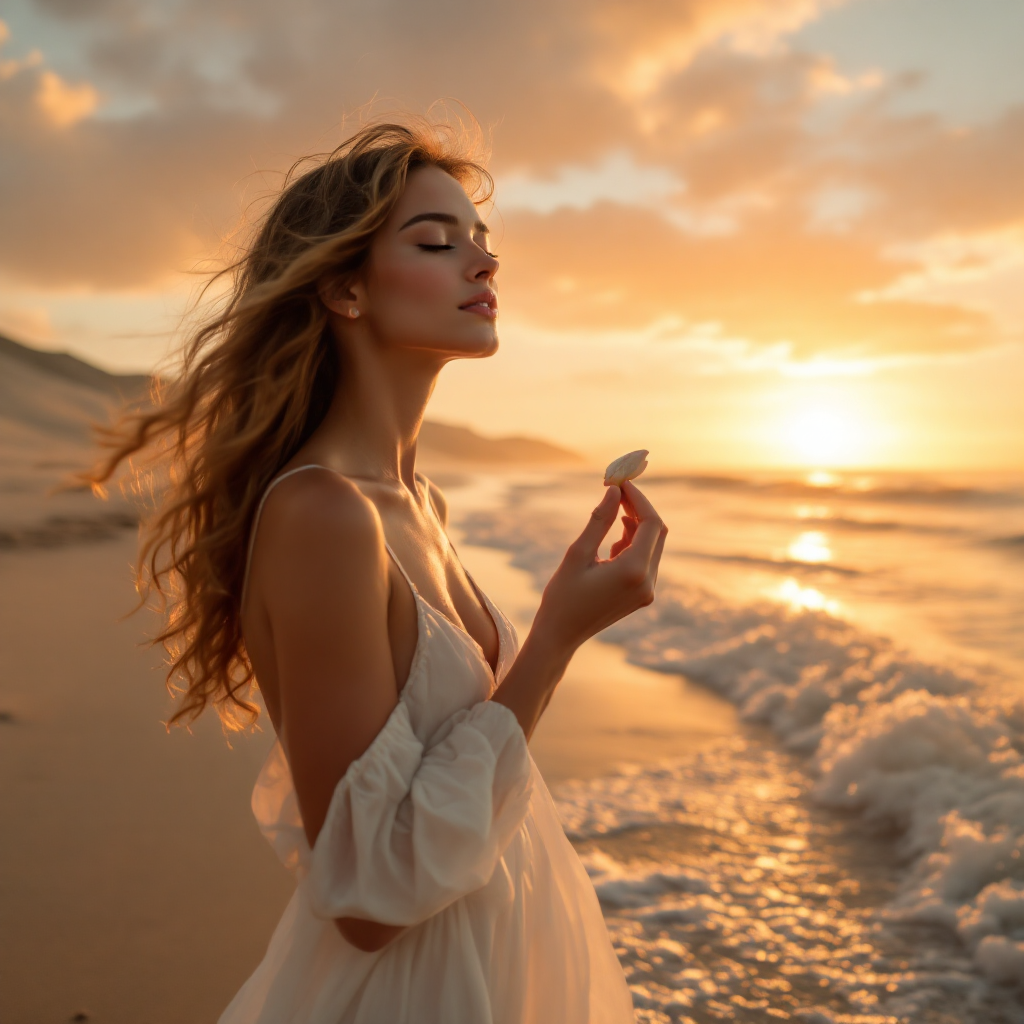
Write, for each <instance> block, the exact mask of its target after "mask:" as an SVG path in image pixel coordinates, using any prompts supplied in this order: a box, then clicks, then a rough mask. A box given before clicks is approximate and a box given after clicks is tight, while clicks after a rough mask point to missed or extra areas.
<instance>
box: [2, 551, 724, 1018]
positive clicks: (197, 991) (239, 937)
mask: <svg viewBox="0 0 1024 1024" xmlns="http://www.w3.org/2000/svg"><path fill="white" fill-rule="evenodd" d="M455 539H456V541H457V539H458V538H457V535H456V538H455ZM134 552H135V536H134V532H133V531H125V532H123V533H122V534H120V535H119V536H117V537H115V538H114V539H112V540H106V541H103V542H99V543H94V544H81V545H77V546H69V547H63V548H60V549H56V550H25V551H18V550H15V551H7V552H0V776H2V777H3V779H4V780H5V783H4V786H3V787H2V789H0V829H2V834H3V837H4V838H3V842H2V843H0V963H2V964H3V975H4V977H3V984H2V986H0V1019H2V1020H3V1021H5V1022H6V1021H10V1022H12V1024H52V1022H60V1021H68V1020H71V1019H72V1018H73V1017H74V1015H75V1014H76V1013H81V1012H84V1013H86V1014H88V1019H89V1020H92V1021H98V1022H104V1024H172V1022H175V1024H179V1022H182V1021H188V1022H197V1024H198V1022H203V1021H215V1020H216V1019H217V1016H218V1014H219V1013H220V1011H221V1010H222V1009H223V1007H224V1006H225V1005H226V1004H227V1002H228V1001H229V999H230V998H231V996H232V995H233V994H234V992H235V991H236V990H237V988H238V986H239V985H240V984H241V983H242V982H243V981H244V979H245V978H246V977H247V976H248V974H249V972H250V971H251V970H252V969H253V967H255V965H256V963H257V962H258V960H259V958H260V957H261V955H262V953H263V951H264V949H265V947H266V943H267V940H268V939H269V937H270V934H271V931H272V930H273V927H274V924H275V923H276V921H277V918H278V916H279V915H280V913H281V910H282V909H283V907H284V904H285V902H286V901H287V899H288V897H289V895H290V893H291V890H292V885H291V882H290V877H289V876H288V875H287V874H286V873H285V871H284V869H283V868H282V867H281V866H280V865H279V864H278V862H277V860H276V859H275V857H274V855H273V853H272V852H271V850H270V848H269V846H267V844H266V843H265V842H264V840H263V839H262V837H261V836H260V835H259V832H258V830H257V828H256V825H255V822H254V821H253V819H252V816H251V814H250V811H249V795H250V792H251V788H252V784H253V782H254V780H255V777H256V774H257V772H258V770H259V767H260V764H261V762H262V759H263V757H264V756H265V753H266V750H267V749H268V747H269V744H270V742H271V737H270V735H269V734H268V733H264V734H257V735H254V736H243V737H235V738H234V739H233V741H232V742H233V747H232V748H229V747H228V746H227V745H226V743H225V741H224V739H223V737H222V735H221V733H220V730H219V727H218V726H217V724H216V723H215V722H214V721H213V720H209V721H203V722H200V723H199V724H198V725H197V726H196V727H195V729H194V731H193V733H191V734H189V733H187V732H185V731H183V730H174V731H173V732H171V733H170V734H168V733H167V732H166V731H165V729H164V727H163V725H162V724H161V720H162V719H163V718H166V716H167V714H168V711H169V709H170V707H171V705H170V703H169V701H168V699H167V697H166V695H165V692H164V690H163V683H162V673H161V671H160V657H159V654H158V653H157V652H155V651H153V650H151V649H148V648H145V647H140V646H139V644H140V641H142V640H143V638H144V635H145V633H146V631H147V630H152V629H153V626H154V622H153V619H152V618H151V617H147V616H146V615H145V614H141V615H138V616H134V617H131V618H128V619H126V620H121V621H119V619H120V618H121V617H122V616H123V615H124V614H125V613H126V612H128V611H129V610H130V609H131V608H132V607H133V603H134V598H135V594H134V590H133V589H132V586H131V578H130V572H129V565H130V563H131V561H132V559H133V557H134ZM460 553H461V555H462V558H463V560H464V562H465V563H466V565H467V566H468V567H469V568H470V571H471V572H473V574H474V576H475V578H476V579H477V581H478V583H479V584H480V586H481V587H483V588H484V589H485V590H486V591H487V593H488V595H489V596H490V597H491V598H492V600H493V601H494V602H495V603H496V604H498V605H499V606H500V607H502V608H503V609H504V610H505V611H506V613H507V614H508V615H509V617H510V618H512V619H513V621H514V622H515V623H516V626H517V629H518V630H519V631H520V636H521V637H522V636H525V631H526V629H527V628H528V624H529V620H530V617H531V616H532V614H533V610H534V608H535V606H536V602H537V595H536V594H535V593H534V592H533V591H532V590H531V588H530V587H529V585H528V583H527V578H526V574H525V573H523V572H521V571H519V570H515V569H511V568H509V567H508V566H507V564H506V556H505V555H503V554H501V553H499V552H496V551H493V550H490V549H485V548H471V547H460ZM733 728H734V713H733V710H732V708H731V706H730V705H727V704H725V703H724V702H722V701H720V700H718V699H717V698H714V697H712V696H710V695H709V694H707V693H705V692H704V691H701V690H699V689H698V688H695V687H692V686H687V685H686V684H685V683H684V682H683V681H681V680H679V679H677V678H674V677H670V676H662V675H658V674H655V673H651V672H647V671H644V670H641V669H638V668H635V667H633V666H630V665H628V664H627V663H626V662H625V660H624V658H623V657H622V655H621V653H620V652H619V650H618V649H617V648H614V647H610V646H608V645H604V644H600V643H598V642H596V641H592V642H591V643H589V644H587V645H586V646H585V647H584V648H583V649H582V650H581V651H580V652H579V653H578V655H577V657H576V658H575V659H574V661H573V663H572V666H571V668H570V671H569V672H568V674H567V676H566V678H565V679H564V680H563V683H562V685H561V687H560V689H559V691H558V692H557V693H556V695H555V697H554V698H553V700H552V702H551V705H550V706H549V709H548V712H547V714H546V716H545V719H544V720H543V722H542V723H541V726H540V727H539V729H538V731H537V734H536V736H535V737H534V740H533V744H532V746H533V753H534V756H535V758H536V760H537V762H538V764H539V765H540V767H541V769H542V771H543V772H544V774H545V776H546V778H547V779H548V780H549V782H551V783H557V782H558V781H559V780H562V779H566V778H572V777H588V776H593V775H596V774H600V773H602V772H604V771H606V770H608V768H610V767H611V766H613V765H614V764H615V763H617V762H619V761H624V760H644V761H646V760H651V759H653V758H658V757H662V756H671V755H673V754H678V753H683V752H685V751H686V750H689V749H693V747H694V746H695V745H700V744H701V743H703V742H705V741H706V740H707V739H710V738H714V737H716V736H720V735H722V734H723V733H728V732H730V731H732V730H733Z"/></svg>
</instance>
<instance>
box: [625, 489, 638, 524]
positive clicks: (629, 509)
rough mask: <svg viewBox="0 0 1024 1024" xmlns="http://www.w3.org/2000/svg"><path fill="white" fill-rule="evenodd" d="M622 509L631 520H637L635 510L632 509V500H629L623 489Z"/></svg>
mask: <svg viewBox="0 0 1024 1024" xmlns="http://www.w3.org/2000/svg"><path fill="white" fill-rule="evenodd" d="M622 507H623V508H624V509H625V510H626V512H627V513H628V514H629V515H630V516H631V517H632V518H633V519H637V518H638V516H637V514H636V509H635V508H634V507H633V500H632V499H631V498H630V496H629V494H627V493H626V489H625V488H623V489H622Z"/></svg>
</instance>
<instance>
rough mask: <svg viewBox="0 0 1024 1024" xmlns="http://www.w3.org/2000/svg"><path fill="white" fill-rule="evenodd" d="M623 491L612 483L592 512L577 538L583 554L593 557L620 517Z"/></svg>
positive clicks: (579, 548) (578, 547)
mask: <svg viewBox="0 0 1024 1024" xmlns="http://www.w3.org/2000/svg"><path fill="white" fill-rule="evenodd" d="M621 498H622V492H621V491H620V490H619V488H618V487H616V486H615V485H614V484H612V485H611V486H610V487H609V488H608V489H607V490H606V491H605V493H604V496H603V497H602V498H601V500H600V501H599V502H598V504H597V508H595V509H594V511H593V512H591V513H590V521H589V522H588V523H587V525H586V526H585V527H584V528H583V532H582V533H581V534H580V535H579V537H577V538H576V543H575V544H574V547H576V548H577V549H578V550H579V551H580V553H581V554H585V555H586V556H587V557H588V558H593V557H594V556H595V555H596V554H597V549H598V548H599V547H600V546H601V541H603V540H604V538H605V535H606V534H607V533H608V531H609V530H610V529H611V528H612V524H613V523H614V522H615V521H616V519H618V512H619V501H620V500H621Z"/></svg>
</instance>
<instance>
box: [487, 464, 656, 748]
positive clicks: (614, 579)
mask: <svg viewBox="0 0 1024 1024" xmlns="http://www.w3.org/2000/svg"><path fill="white" fill-rule="evenodd" d="M620 502H621V504H622V505H623V507H625V509H626V515H624V516H623V517H622V520H623V533H622V537H621V539H620V540H618V541H617V542H616V543H615V544H614V545H612V549H611V552H610V554H611V557H610V558H608V559H603V560H602V559H599V558H598V548H599V547H600V546H601V542H602V541H603V540H604V538H605V536H606V535H607V533H608V531H609V530H610V529H611V527H612V525H613V524H614V522H615V520H616V518H617V515H618V509H619V504H620ZM667 534H668V527H667V526H666V525H665V524H664V523H663V522H662V520H661V519H660V518H659V516H658V514H657V512H656V511H655V509H654V506H653V505H651V503H650V502H649V501H648V500H647V498H646V496H645V495H644V494H643V493H642V492H641V491H640V490H639V488H637V487H636V486H635V485H634V484H633V483H631V482H627V483H625V484H623V486H622V488H621V489H620V488H618V487H615V486H612V487H609V488H608V489H607V491H606V492H605V494H604V496H603V497H602V499H601V501H600V502H599V504H598V505H597V507H596V508H595V509H594V511H593V512H592V513H591V517H590V521H589V522H588V523H587V525H586V527H585V528H584V530H583V532H582V533H581V534H580V536H579V537H578V538H577V539H576V540H575V541H573V543H572V544H570V545H569V549H568V550H567V551H566V553H565V557H564V558H563V559H562V564H561V565H560V566H559V567H558V569H557V570H556V571H555V574H554V575H553V576H552V577H551V580H550V581H549V582H548V585H547V586H546V587H545V588H544V595H543V597H542V598H541V603H540V608H539V609H538V610H537V614H536V616H534V620H533V626H532V628H531V629H530V633H529V635H528V636H527V638H526V640H525V642H524V643H523V647H522V650H521V651H520V652H519V656H518V657H517V658H516V660H515V662H514V664H513V665H512V667H511V668H510V669H509V670H508V673H507V674H506V676H505V678H504V679H503V680H502V682H501V685H500V686H499V687H498V688H497V690H495V691H494V694H493V696H492V697H491V699H492V700H494V701H497V702H498V703H501V704H504V705H506V707H508V708H509V709H510V710H511V711H512V713H513V714H514V715H515V716H516V718H517V719H518V721H519V724H520V725H521V726H522V729H523V732H524V733H525V734H526V736H527V738H529V737H530V736H532V735H533V730H534V728H535V727H536V725H537V722H538V721H539V719H540V716H541V714H543V712H544V709H545V708H546V707H547V705H548V701H550V700H551V695H552V694H553V693H554V690H555V687H556V686H557V685H558V682H559V680H560V679H561V678H562V675H563V674H564V673H565V670H566V668H567V667H568V664H569V661H570V660H571V658H572V656H573V654H574V653H575V651H576V648H577V647H579V646H580V644H582V643H583V642H584V641H585V640H588V639H589V638H590V637H592V636H593V635H594V634H595V633H598V632H600V631H601V630H602V629H604V628H605V626H610V625H611V624H612V623H613V622H617V621H618V620H619V619H621V618H623V617H624V616H626V615H629V614H630V612H633V611H636V610H637V609H638V608H641V607H643V606H645V605H649V604H650V603H651V602H652V601H653V600H654V584H655V582H656V580H657V577H658V564H659V562H660V561H661V553H662V550H663V549H664V546H665V537H666V535H667Z"/></svg>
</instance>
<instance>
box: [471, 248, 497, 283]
mask: <svg viewBox="0 0 1024 1024" xmlns="http://www.w3.org/2000/svg"><path fill="white" fill-rule="evenodd" d="M477 248H478V249H479V252H477V253H475V254H474V256H475V258H474V260H473V265H472V267H471V269H470V274H469V276H470V279H471V280H473V281H490V279H491V278H492V277H494V275H495V274H496V273H497V272H498V261H497V260H496V259H495V258H494V257H493V256H491V255H490V254H489V253H487V252H486V251H485V250H483V249H480V247H479V246H477Z"/></svg>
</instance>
